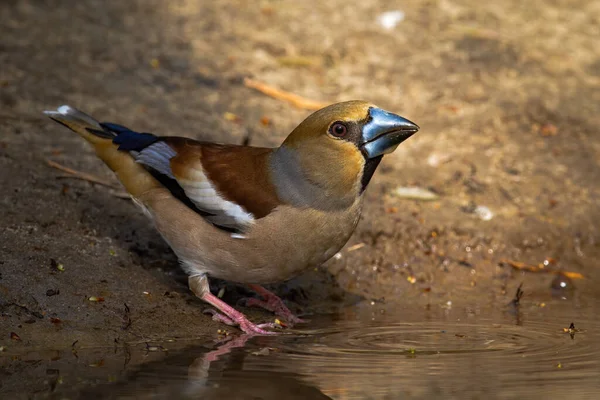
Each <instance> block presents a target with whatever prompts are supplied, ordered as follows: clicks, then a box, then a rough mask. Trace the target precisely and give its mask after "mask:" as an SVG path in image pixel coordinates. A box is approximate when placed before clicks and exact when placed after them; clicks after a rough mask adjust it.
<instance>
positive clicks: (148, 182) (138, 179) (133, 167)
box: [44, 106, 160, 197]
mask: <svg viewBox="0 0 600 400" xmlns="http://www.w3.org/2000/svg"><path fill="white" fill-rule="evenodd" d="M44 114H46V115H47V116H48V117H50V118H52V119H53V120H54V121H56V122H58V123H59V124H61V125H64V126H66V127H67V128H69V129H71V130H72V131H73V132H76V133H78V134H79V135H80V136H81V137H83V138H84V139H85V140H87V141H88V142H89V143H90V144H91V145H92V146H93V147H94V150H96V154H97V155H98V157H99V158H100V159H102V161H104V162H105V163H106V165H108V166H109V167H110V169H112V170H113V171H114V172H115V173H116V174H117V177H118V178H119V180H120V181H121V183H122V184H123V185H124V186H125V188H126V189H127V191H128V192H129V193H130V194H131V195H133V196H134V197H137V196H139V195H140V194H142V193H144V192H146V191H148V190H150V189H152V188H155V187H158V186H160V184H159V183H158V181H157V180H156V179H154V177H152V175H151V174H150V173H148V171H147V170H146V169H145V168H144V167H143V166H141V165H140V164H138V163H136V162H135V160H134V159H133V157H131V155H130V154H129V152H126V151H119V149H118V145H116V144H114V143H113V139H114V138H115V137H116V136H117V134H116V133H115V132H113V131H111V130H108V129H106V128H105V127H103V126H102V125H101V124H100V123H99V122H98V121H96V120H95V119H94V118H92V117H90V116H89V115H87V114H85V113H83V112H81V111H79V110H77V109H75V108H73V107H70V106H60V107H58V109H57V110H56V111H44Z"/></svg>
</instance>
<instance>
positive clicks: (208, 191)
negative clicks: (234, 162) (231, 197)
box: [177, 168, 254, 228]
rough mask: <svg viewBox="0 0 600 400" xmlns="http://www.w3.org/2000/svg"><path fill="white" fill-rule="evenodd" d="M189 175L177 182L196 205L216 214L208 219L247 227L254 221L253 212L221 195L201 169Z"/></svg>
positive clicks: (218, 222)
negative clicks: (187, 177)
mask: <svg viewBox="0 0 600 400" xmlns="http://www.w3.org/2000/svg"><path fill="white" fill-rule="evenodd" d="M188 176H189V177H190V178H189V179H178V180H177V182H179V184H180V185H181V187H182V188H183V190H185V194H186V195H187V196H188V197H189V198H190V200H192V201H193V202H194V204H195V205H196V207H198V208H199V209H201V210H202V211H206V212H208V213H211V214H214V215H209V216H207V217H206V219H207V220H209V221H210V222H212V223H213V224H215V225H219V226H224V227H228V228H241V227H247V226H248V225H250V224H252V223H253V222H254V216H253V215H252V214H251V213H249V212H247V211H246V210H244V208H242V207H241V206H240V205H239V204H235V203H233V202H231V201H228V200H225V199H224V198H223V197H221V196H220V195H219V193H217V191H216V190H215V188H214V187H213V185H212V184H211V183H210V181H209V180H208V178H207V177H206V175H205V174H204V172H203V171H202V170H201V169H199V168H195V169H193V170H192V171H190V173H189V175H188Z"/></svg>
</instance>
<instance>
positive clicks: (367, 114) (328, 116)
mask: <svg viewBox="0 0 600 400" xmlns="http://www.w3.org/2000/svg"><path fill="white" fill-rule="evenodd" d="M418 130H419V127H418V126H417V125H416V124H414V123H412V122H411V121H409V120H407V119H405V118H403V117H400V116H399V115H396V114H392V113H390V112H387V111H384V110H382V109H380V108H378V107H376V106H374V105H372V104H369V103H367V102H364V101H348V102H343V103H337V104H333V105H330V106H328V107H325V108H323V109H321V110H319V111H316V112H315V113H313V114H311V115H310V116H309V117H308V118H306V119H305V120H304V121H302V123H301V124H300V125H298V127H296V129H294V130H293V131H292V133H290V135H289V136H288V137H287V139H286V140H285V141H284V142H283V144H282V145H281V147H280V148H279V149H278V150H277V152H276V158H275V160H276V162H275V165H274V168H275V172H276V173H275V178H276V183H277V181H279V183H280V184H278V186H281V185H285V186H286V188H285V189H284V190H281V191H283V192H284V193H280V196H281V195H282V194H283V195H284V197H290V198H291V200H297V199H298V198H302V199H303V201H301V202H300V203H309V204H311V205H313V206H314V205H315V204H314V203H319V204H320V205H323V204H321V203H323V202H325V203H330V205H331V206H332V207H336V206H337V205H339V206H344V205H348V204H351V203H352V202H354V201H355V200H356V198H357V197H358V196H360V194H361V193H362V192H363V191H364V189H365V188H366V186H367V184H368V183H369V181H370V179H371V177H372V175H373V173H374V172H375V169H376V168H377V166H378V165H379V162H380V161H381V158H382V157H383V155H384V154H388V153H391V152H392V151H394V150H395V149H396V147H398V145H399V144H400V143H402V142H403V141H404V140H406V139H408V138H409V137H410V136H412V135H413V134H414V133H416V132H417V131H418ZM278 176H279V178H278ZM284 176H285V178H284ZM291 177H293V178H294V179H293V180H294V181H295V184H296V189H297V190H298V191H299V193H294V192H295V190H294V188H291V187H290V184H289V183H287V182H284V181H285V180H288V181H289V180H290V178H291ZM299 188H302V189H299ZM285 192H292V194H291V195H286V194H287V193H285ZM288 200H290V199H288ZM304 200H306V201H304ZM294 202H295V203H299V201H294ZM325 206H327V205H325Z"/></svg>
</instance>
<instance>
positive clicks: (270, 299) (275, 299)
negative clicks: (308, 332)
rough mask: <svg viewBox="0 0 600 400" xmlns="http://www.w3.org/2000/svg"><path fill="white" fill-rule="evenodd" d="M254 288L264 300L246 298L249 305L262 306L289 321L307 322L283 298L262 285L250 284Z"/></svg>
mask: <svg viewBox="0 0 600 400" xmlns="http://www.w3.org/2000/svg"><path fill="white" fill-rule="evenodd" d="M249 286H250V288H251V289H252V290H254V291H255V292H256V293H257V294H258V295H259V296H260V297H262V298H263V299H264V300H260V299H257V298H254V297H249V298H246V299H244V300H245V304H246V306H247V307H261V308H264V309H265V310H268V311H271V312H272V313H275V315H277V316H278V317H281V318H282V319H284V320H285V321H286V322H287V323H289V324H291V325H294V324H301V323H304V322H307V321H306V320H303V319H302V318H299V317H297V316H296V315H294V313H292V312H291V311H290V309H289V308H287V306H286V305H285V304H284V303H283V300H281V298H280V297H279V296H277V295H276V294H275V293H273V292H271V291H269V290H267V289H265V288H264V287H262V286H260V285H249Z"/></svg>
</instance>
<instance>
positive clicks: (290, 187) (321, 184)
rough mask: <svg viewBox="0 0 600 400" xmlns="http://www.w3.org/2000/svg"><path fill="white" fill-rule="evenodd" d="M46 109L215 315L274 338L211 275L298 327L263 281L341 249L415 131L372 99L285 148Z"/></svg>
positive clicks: (316, 119)
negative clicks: (370, 191) (371, 191)
mask: <svg viewBox="0 0 600 400" xmlns="http://www.w3.org/2000/svg"><path fill="white" fill-rule="evenodd" d="M45 114H46V115H47V116H49V117H50V118H52V119H53V120H55V121H56V122H58V123H60V124H62V125H64V126H66V127H67V128H69V129H71V130H73V131H75V132H77V133H78V134H79V135H81V136H82V137H83V138H84V139H86V140H87V141H88V142H90V144H91V145H92V146H93V147H94V149H95V150H96V154H97V155H98V157H100V158H101V159H102V160H103V161H104V162H105V163H106V164H107V165H108V166H109V167H110V168H111V169H112V170H113V171H114V172H115V173H116V174H117V177H118V178H119V180H120V181H121V182H122V184H123V185H124V186H125V188H126V189H127V191H128V192H129V194H130V195H131V197H132V199H133V200H134V202H135V203H136V204H137V205H138V206H140V207H141V208H142V210H143V211H144V213H145V214H146V215H147V216H148V217H150V219H151V220H152V221H153V222H154V224H155V226H156V229H157V230H158V231H159V232H160V234H161V235H162V237H163V238H164V239H165V241H166V242H167V243H168V244H169V246H171V248H172V249H173V251H174V252H175V254H176V255H177V257H178V259H179V261H180V262H181V266H182V267H183V269H184V270H185V272H186V273H187V274H188V275H189V279H188V283H189V287H190V289H191V290H192V291H193V292H194V294H195V295H196V296H198V297H199V298H201V299H202V300H204V301H205V302H207V303H209V304H211V305H212V306H213V307H215V308H216V309H218V310H219V312H216V311H213V312H212V313H213V319H215V320H218V321H221V322H224V323H226V324H229V325H237V326H239V327H240V329H242V330H243V331H244V332H246V333H248V334H253V335H261V334H269V333H272V331H269V330H266V329H265V328H267V327H270V326H272V324H262V325H256V324H254V323H252V322H251V321H249V320H248V319H247V318H246V317H245V316H244V315H243V314H242V313H240V312H239V311H237V310H235V309H234V308H233V307H231V306H229V305H228V304H226V303H225V302H223V301H222V300H221V299H219V298H218V297H217V296H214V295H213V294H212V293H211V292H210V290H209V285H208V277H215V278H220V279H224V280H228V281H233V282H238V283H243V284H248V285H249V286H250V288H252V289H253V290H255V291H256V292H257V293H258V294H259V295H260V296H261V297H262V298H263V299H264V301H261V300H258V299H253V300H254V301H251V304H250V305H259V306H262V307H264V308H267V309H269V310H271V311H274V312H275V313H277V314H278V315H281V316H282V317H283V318H285V319H287V320H288V322H290V323H294V322H300V321H301V320H300V319H299V318H297V317H295V316H294V315H293V314H292V313H291V312H290V311H289V310H288V309H287V308H286V307H285V305H284V304H283V302H282V301H281V299H279V298H278V297H277V296H276V295H275V294H273V293H271V292H270V291H268V290H267V289H265V288H263V287H262V286H260V285H261V284H267V283H273V282H280V281H285V280H287V279H290V278H292V277H293V276H295V275H298V274H300V273H301V272H303V271H305V270H307V269H309V268H314V267H316V266H318V265H320V264H322V263H324V262H325V261H327V260H328V259H329V258H331V257H332V256H333V255H334V254H336V253H337V252H338V251H339V250H340V249H341V248H342V247H343V246H344V244H346V242H347V241H348V239H349V238H350V235H351V234H352V232H353V231H354V228H356V225H357V223H358V220H359V217H360V214H361V204H362V200H363V197H364V192H365V189H366V187H367V185H368V184H369V181H370V180H371V177H372V176H373V173H374V172H375V170H376V169H377V166H378V165H379V163H380V162H381V159H382V157H383V156H384V155H385V154H388V153H391V152H392V151H394V150H395V149H396V147H397V146H398V145H399V144H400V143H401V142H403V141H404V140H406V139H408V138H409V137H410V136H412V135H413V134H414V133H415V132H417V131H418V130H419V127H418V126H417V125H416V124H414V123H412V122H411V121H409V120H407V119H405V118H402V117H400V116H398V115H396V114H392V113H390V112H387V111H384V110H382V109H380V108H378V107H376V106H374V105H372V104H369V103H366V102H364V101H348V102H343V103H337V104H333V105H330V106H328V107H325V108H323V109H321V110H319V111H317V112H315V113H313V114H312V115H310V116H309V117H308V118H306V119H305V120H304V121H302V123H300V125H298V127H296V129H294V130H293V131H292V132H291V133H290V134H289V136H288V137H287V138H286V139H285V140H284V142H283V143H282V144H281V146H279V147H277V148H264V147H250V146H238V145H231V144H215V143H208V142H199V141H196V140H193V139H189V138H184V137H173V136H156V135H153V134H151V133H138V132H135V131H132V130H130V129H128V128H125V127H124V126H121V125H117V124H112V123H100V122H98V121H96V120H95V119H93V118H92V117H90V116H89V115H87V114H84V113H83V112H81V111H79V110H77V109H74V108H72V107H69V106H66V105H65V106H61V107H59V108H58V109H57V110H56V111H46V112H45Z"/></svg>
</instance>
